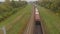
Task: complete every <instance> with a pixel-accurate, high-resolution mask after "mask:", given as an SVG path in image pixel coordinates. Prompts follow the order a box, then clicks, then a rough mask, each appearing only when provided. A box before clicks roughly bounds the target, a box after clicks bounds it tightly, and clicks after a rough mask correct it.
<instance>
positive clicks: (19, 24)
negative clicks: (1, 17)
mask: <svg viewBox="0 0 60 34" xmlns="http://www.w3.org/2000/svg"><path fill="white" fill-rule="evenodd" d="M31 8H32V6H31V5H27V6H26V7H25V8H23V9H21V10H18V12H17V13H16V14H14V15H12V16H10V17H9V18H8V19H6V20H5V21H4V22H1V23H0V28H1V27H3V26H5V27H6V26H8V25H10V26H12V27H11V28H10V29H9V30H7V28H6V30H7V34H18V32H21V33H22V30H23V29H24V27H26V24H27V23H28V20H29V18H30V16H31V10H32V9H31ZM22 14H23V15H22ZM21 15H22V16H21ZM17 16H21V18H20V19H19V20H18V21H16V22H15V23H12V21H13V20H15V18H17ZM10 26H9V27H10ZM9 27H8V28H9Z"/></svg>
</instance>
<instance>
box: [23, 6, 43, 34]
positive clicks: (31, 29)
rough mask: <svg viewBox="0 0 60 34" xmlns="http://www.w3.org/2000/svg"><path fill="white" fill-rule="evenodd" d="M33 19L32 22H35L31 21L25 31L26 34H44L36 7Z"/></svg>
mask: <svg viewBox="0 0 60 34" xmlns="http://www.w3.org/2000/svg"><path fill="white" fill-rule="evenodd" d="M32 17H33V18H32V19H31V20H33V22H31V20H30V23H29V24H30V25H27V26H28V27H27V29H26V30H25V32H24V34H43V30H42V25H41V21H40V16H39V11H38V8H37V7H36V6H35V5H34V6H33V14H32Z"/></svg>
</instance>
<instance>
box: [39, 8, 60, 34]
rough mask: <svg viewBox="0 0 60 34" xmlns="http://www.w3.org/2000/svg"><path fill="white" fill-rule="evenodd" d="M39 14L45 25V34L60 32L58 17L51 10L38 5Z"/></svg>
mask: <svg viewBox="0 0 60 34" xmlns="http://www.w3.org/2000/svg"><path fill="white" fill-rule="evenodd" d="M39 11H40V16H41V18H42V19H43V20H44V22H42V23H43V24H44V27H45V32H46V34H60V17H58V16H57V15H55V14H54V13H52V11H51V10H48V9H46V8H43V7H40V8H39Z"/></svg>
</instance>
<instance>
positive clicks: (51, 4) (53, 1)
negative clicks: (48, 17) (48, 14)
mask: <svg viewBox="0 0 60 34" xmlns="http://www.w3.org/2000/svg"><path fill="white" fill-rule="evenodd" d="M37 4H38V5H40V6H42V7H45V8H47V9H50V10H52V11H53V12H54V13H58V14H60V0H42V1H41V2H40V1H38V2H37Z"/></svg>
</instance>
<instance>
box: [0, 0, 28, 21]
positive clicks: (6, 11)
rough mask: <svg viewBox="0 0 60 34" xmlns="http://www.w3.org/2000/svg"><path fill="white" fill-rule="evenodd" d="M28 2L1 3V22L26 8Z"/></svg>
mask: <svg viewBox="0 0 60 34" xmlns="http://www.w3.org/2000/svg"><path fill="white" fill-rule="evenodd" d="M26 5H27V2H25V1H12V2H9V3H6V2H1V3H0V22H1V21H3V20H5V19H6V18H8V17H9V16H11V15H13V14H15V13H16V12H17V11H18V10H19V9H20V8H22V7H25V6H26Z"/></svg>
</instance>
